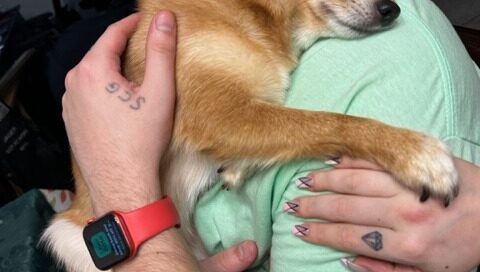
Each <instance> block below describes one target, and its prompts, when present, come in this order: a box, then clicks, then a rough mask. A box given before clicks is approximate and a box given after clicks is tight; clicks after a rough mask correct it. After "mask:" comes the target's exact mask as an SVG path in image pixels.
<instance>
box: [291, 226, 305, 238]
mask: <svg viewBox="0 0 480 272" xmlns="http://www.w3.org/2000/svg"><path fill="white" fill-rule="evenodd" d="M292 233H293V234H294V235H295V236H298V237H304V236H307V234H308V227H307V226H305V225H295V226H293V228H292Z"/></svg>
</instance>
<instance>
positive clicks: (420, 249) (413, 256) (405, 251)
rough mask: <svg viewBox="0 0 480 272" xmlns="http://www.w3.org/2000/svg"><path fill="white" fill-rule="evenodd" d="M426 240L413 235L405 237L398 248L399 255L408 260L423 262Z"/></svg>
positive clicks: (425, 253)
mask: <svg viewBox="0 0 480 272" xmlns="http://www.w3.org/2000/svg"><path fill="white" fill-rule="evenodd" d="M427 244H428V243H427V240H426V239H424V238H422V237H420V236H418V235H413V236H410V237H407V238H406V239H404V240H403V242H402V243H401V244H400V246H399V251H400V252H399V253H400V254H401V255H403V256H404V258H405V259H408V260H423V259H425V257H426V255H427V253H428V246H427Z"/></svg>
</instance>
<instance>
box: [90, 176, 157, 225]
mask: <svg viewBox="0 0 480 272" xmlns="http://www.w3.org/2000/svg"><path fill="white" fill-rule="evenodd" d="M87 184H89V191H90V197H91V201H92V207H93V211H94V214H95V216H102V215H104V214H105V213H107V212H110V211H112V210H117V211H131V210H135V209H137V208H140V207H143V206H145V205H148V204H150V203H152V202H155V201H157V200H159V199H160V198H161V197H162V192H161V189H160V188H161V187H160V179H159V177H158V176H157V175H151V176H147V175H144V176H137V177H126V176H123V177H118V178H100V177H99V178H98V179H96V180H90V181H87Z"/></svg>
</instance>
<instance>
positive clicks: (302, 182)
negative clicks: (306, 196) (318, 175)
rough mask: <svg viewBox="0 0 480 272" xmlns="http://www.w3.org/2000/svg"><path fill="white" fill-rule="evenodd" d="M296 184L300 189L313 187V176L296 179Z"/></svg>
mask: <svg viewBox="0 0 480 272" xmlns="http://www.w3.org/2000/svg"><path fill="white" fill-rule="evenodd" d="M295 185H297V187H298V188H299V189H310V188H311V187H312V178H311V177H301V178H298V179H297V180H295Z"/></svg>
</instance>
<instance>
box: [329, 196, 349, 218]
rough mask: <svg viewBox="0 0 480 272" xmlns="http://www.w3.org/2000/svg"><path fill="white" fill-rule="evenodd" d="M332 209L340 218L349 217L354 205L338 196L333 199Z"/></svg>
mask: <svg viewBox="0 0 480 272" xmlns="http://www.w3.org/2000/svg"><path fill="white" fill-rule="evenodd" d="M332 211H333V214H335V215H336V216H338V217H339V218H348V217H350V215H351V214H352V213H353V206H352V204H351V203H350V202H348V201H346V200H345V199H344V198H342V197H340V196H337V197H335V198H334V199H333V200H332Z"/></svg>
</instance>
